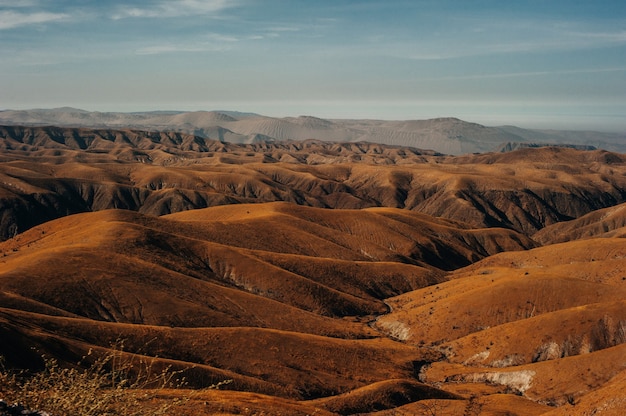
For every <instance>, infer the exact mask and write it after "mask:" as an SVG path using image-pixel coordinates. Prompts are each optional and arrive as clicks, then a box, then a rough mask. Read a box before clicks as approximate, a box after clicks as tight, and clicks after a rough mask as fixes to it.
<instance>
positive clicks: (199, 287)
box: [0, 114, 626, 415]
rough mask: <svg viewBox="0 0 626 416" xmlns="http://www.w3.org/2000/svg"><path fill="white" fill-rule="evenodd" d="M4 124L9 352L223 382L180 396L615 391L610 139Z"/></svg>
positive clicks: (617, 343) (1, 257) (435, 397)
mask: <svg viewBox="0 0 626 416" xmlns="http://www.w3.org/2000/svg"><path fill="white" fill-rule="evenodd" d="M193 116H194V117H196V118H197V120H196V121H198V120H202V119H204V118H205V117H209V115H207V114H195V115H193ZM211 117H213V118H215V119H220V122H224V123H236V122H238V121H237V120H238V119H237V118H236V117H234V116H230V115H228V114H212V115H210V117H209V118H211ZM229 117H232V118H233V119H236V121H233V120H231V119H229ZM209 121H210V120H209ZM288 121H289V122H290V123H292V124H294V125H298V126H300V127H301V128H315V129H322V128H324V126H326V127H328V128H331V127H332V126H329V125H328V124H327V123H325V121H324V120H319V119H314V118H299V119H293V120H288ZM207 122H208V121H207ZM407 128H410V126H407ZM4 132H5V133H6V134H7V137H5V139H4V142H3V143H4V145H5V150H4V151H3V154H2V160H1V161H0V208H1V209H0V229H1V230H2V232H4V234H5V238H7V239H6V241H4V242H2V243H0V337H1V339H3V340H10V342H3V343H0V355H2V356H4V357H6V362H7V363H8V364H9V365H13V366H17V367H31V368H33V367H35V368H37V367H41V365H42V361H41V358H40V354H42V353H43V354H46V355H47V356H52V357H57V358H59V359H60V360H61V362H62V363H63V364H67V365H73V364H75V363H76V362H77V361H79V360H80V359H81V357H82V356H83V355H85V354H86V353H87V351H89V350H90V349H93V350H94V351H95V352H96V353H97V354H101V353H106V352H107V351H111V348H112V344H115V343H116V342H117V340H120V339H123V340H124V348H125V350H126V352H124V353H123V355H124V356H125V357H127V358H128V359H140V358H141V359H142V360H152V359H154V360H155V363H156V365H157V367H158V368H166V367H167V366H172V368H174V369H185V375H186V377H188V379H189V381H190V383H191V386H192V387H194V388H195V387H203V386H207V385H209V384H212V383H215V382H218V381H221V380H225V379H228V380H233V382H232V383H231V384H230V385H229V387H228V388H230V389H233V390H239V391H238V392H232V391H230V392H220V391H216V392H202V393H201V394H200V396H201V397H206V398H207V399H197V400H196V399H193V400H192V401H191V402H190V405H189V408H188V409H187V410H186V411H187V413H188V414H214V413H219V412H222V413H223V414H250V413H254V412H257V413H260V412H263V411H265V412H266V413H267V412H269V411H270V410H267V409H271V412H272V413H281V414H311V413H315V412H317V413H320V414H333V413H335V414H349V413H354V412H361V413H365V414H368V413H373V414H392V413H393V412H405V413H407V414H420V413H427V414H428V412H430V413H431V414H432V413H433V412H435V413H436V414H450V415H452V414H484V415H489V414H503V413H505V412H509V413H513V414H518V415H538V414H542V413H545V412H547V411H549V410H551V409H552V407H554V406H562V409H563V412H566V413H567V411H571V412H570V414H578V413H577V412H579V411H580V413H584V411H586V410H589V409H591V408H592V407H593V406H600V407H601V406H604V405H605V404H606V406H605V408H606V409H607V411H609V409H611V410H610V411H617V410H616V409H621V410H624V406H623V405H622V404H620V403H621V402H620V397H621V396H620V395H619V388H620V387H621V386H622V384H623V383H622V382H621V378H620V377H621V372H622V371H623V363H622V361H623V359H622V357H623V355H624V345H626V343H625V341H626V337H625V336H624V333H625V328H626V315H625V313H624V310H626V304H624V299H625V296H624V295H626V292H625V287H624V279H625V276H626V263H625V262H624V258H626V257H625V256H626V246H625V245H624V244H625V243H624V242H623V241H624V240H623V239H622V238H615V237H619V236H621V235H622V227H623V225H622V224H621V205H619V204H620V203H622V201H623V198H624V195H625V194H624V192H623V189H626V182H624V181H626V179H624V178H625V177H626V175H624V173H626V172H624V170H625V168H626V165H625V164H624V162H625V160H624V159H623V157H622V156H621V155H617V154H612V153H607V152H603V151H577V150H574V149H565V148H541V149H523V150H519V151H517V152H511V153H506V154H482V155H467V156H463V157H447V156H439V155H434V154H427V153H424V152H420V151H418V150H416V149H408V148H398V147H390V146H383V145H374V144H368V143H343V144H338V143H326V142H323V143H322V142H316V141H305V142H286V143H267V142H264V143H254V144H247V145H232V144H227V143H220V142H210V141H208V140H204V139H203V140H204V141H198V140H196V138H195V137H193V136H185V135H184V134H182V133H146V132H141V131H130V130H127V131H122V130H120V131H110V130H100V131H95V130H89V131H88V130H81V129H54V128H41V129H30V130H29V129H24V130H23V131H22V132H21V133H20V132H19V131H18V130H12V131H9V130H7V129H5V130H4ZM7 132H8V133H7ZM18 133H19V134H21V135H22V136H19V134H18ZM18 136H19V137H18ZM20 137H21V138H20ZM203 146H204V147H203ZM194 149H196V150H194ZM606 207H609V208H606ZM115 208H118V209H115ZM119 208H125V209H119ZM329 208H332V209H329ZM602 208H605V209H604V210H602ZM89 211H96V212H89ZM74 213H78V214H76V215H70V214H74ZM564 220H571V221H569V222H564ZM555 223H559V224H556V225H551V224H555ZM540 229H542V230H541V231H538V230H540ZM531 237H532V238H533V239H532V240H531ZM596 237H602V238H596ZM556 241H567V242H565V243H559V244H554V242H556ZM538 242H541V243H543V244H544V246H543V247H538ZM551 243H552V244H551ZM155 357H158V358H155ZM162 394H163V396H162V398H161V399H159V400H168V399H167V397H181V392H177V391H171V392H163V393H162ZM177 395H178V396H177ZM303 399H307V400H306V401H302V400H303ZM203 400H204V401H203ZM233 400H234V401H235V402H233ZM205 402H206V403H208V404H204V403H205ZM579 404H580V407H579V408H578V409H577V408H576V407H577V406H578V405H579ZM264 406H265V407H264ZM620 406H621V407H620ZM245 409H248V410H245ZM251 409H254V410H251ZM585 409H586V410H585Z"/></svg>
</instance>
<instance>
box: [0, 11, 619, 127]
mask: <svg viewBox="0 0 626 416" xmlns="http://www.w3.org/2000/svg"><path fill="white" fill-rule="evenodd" d="M0 53H1V54H2V57H3V58H2V60H0V109H23V108H50V107H60V106H73V107H79V108H84V109H87V110H95V111H143V110H166V109H167V110H215V109H224V110H238V111H251V112H257V113H261V114H265V115H271V116H297V115H301V114H307V115H315V116H319V117H327V118H380V119H424V118H431V117H440V116H454V117H459V118H462V119H465V120H468V121H475V122H480V123H483V124H488V125H499V124H515V125H519V126H522V127H547V128H571V129H596V130H607V131H625V130H626V2H624V1H623V0H599V1H596V2H591V1H586V0H552V1H550V0H529V1H524V0H518V1H501V0H500V1H491V0H464V1H461V0H457V1H454V0H414V1H404V0H387V1H341V0H336V1H326V0H316V1H309V0H306V1H305V0H292V1H287V0H230V1H229V0H205V1H201V0H156V1H144V0H131V1H118V0H112V1H103V0H82V1H80V0H76V1H67V0H0Z"/></svg>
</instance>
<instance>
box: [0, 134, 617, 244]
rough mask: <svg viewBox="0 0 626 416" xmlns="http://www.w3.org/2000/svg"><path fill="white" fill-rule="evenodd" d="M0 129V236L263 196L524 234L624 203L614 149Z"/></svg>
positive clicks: (258, 199) (261, 199)
mask: <svg viewBox="0 0 626 416" xmlns="http://www.w3.org/2000/svg"><path fill="white" fill-rule="evenodd" d="M0 136H2V137H4V139H3V143H4V146H5V151H4V152H3V155H4V156H3V157H4V161H3V162H2V163H0V208H1V210H0V212H1V216H0V236H2V238H4V239H6V238H8V237H11V236H13V235H15V234H16V233H19V232H23V231H25V230H26V229H28V228H30V227H32V226H34V225H37V224H40V223H42V222H45V221H48V220H51V219H54V218H58V217H61V216H64V215H68V214H72V213H78V212H85V211H97V210H103V209H110V208H123V209H131V210H135V211H139V212H142V213H145V214H151V215H163V214H169V213H173V212H179V211H184V210H188V209H196V208H205V207H209V206H216V205H224V204H234V203H251V202H272V201H287V202H293V203H296V204H299V205H308V206H317V207H326V208H346V209H360V208H366V207H393V208H404V209H407V210H412V211H419V212H423V213H426V214H429V215H432V216H437V217H444V218H449V219H453V220H460V221H463V222H467V223H469V224H471V225H472V226H474V227H477V228H483V227H494V226H496V227H504V228H510V229H514V230H516V231H520V232H523V233H525V234H527V235H532V234H534V233H535V232H537V231H538V230H539V229H542V228H544V227H545V226H548V225H551V224H554V223H557V222H561V221H564V220H570V219H574V218H578V217H580V216H582V215H585V214H587V213H589V212H591V211H594V210H597V209H601V208H606V207H611V206H615V205H617V204H619V203H622V202H624V193H623V192H621V191H620V189H624V188H625V187H626V179H625V178H626V176H624V175H623V173H624V170H626V167H625V164H624V160H623V159H622V157H621V156H620V155H616V154H611V153H607V152H601V151H595V152H583V151H576V150H573V149H557V148H542V149H524V150H520V151H518V152H512V153H508V154H489V155H473V156H465V157H454V158H453V157H443V156H435V155H428V154H422V153H420V151H418V150H416V149H409V148H397V147H389V146H382V145H374V144H366V143H344V144H336V143H327V142H314V141H308V142H303V143H302V142H301V143H293V142H292V143H262V144H261V143H259V144H254V145H232V144H225V143H220V142H211V141H207V140H205V139H199V138H194V137H192V136H184V135H182V134H178V133H176V134H174V133H148V132H140V131H111V130H102V131H97V130H85V129H60V128H52V127H49V128H20V127H11V128H8V127H7V128H4V129H0ZM16 143H19V145H17V144H16ZM29 143H30V144H29Z"/></svg>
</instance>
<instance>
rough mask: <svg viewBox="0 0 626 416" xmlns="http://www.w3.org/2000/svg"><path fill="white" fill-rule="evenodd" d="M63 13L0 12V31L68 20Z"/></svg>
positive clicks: (66, 15)
mask: <svg viewBox="0 0 626 416" xmlns="http://www.w3.org/2000/svg"><path fill="white" fill-rule="evenodd" d="M68 18H69V15H68V14H65V13H50V12H33V13H20V12H15V11H12V10H3V11H0V30H3V29H13V28H16V27H19V26H25V25H32V24H41V23H48V22H54V21H60V20H65V19H68Z"/></svg>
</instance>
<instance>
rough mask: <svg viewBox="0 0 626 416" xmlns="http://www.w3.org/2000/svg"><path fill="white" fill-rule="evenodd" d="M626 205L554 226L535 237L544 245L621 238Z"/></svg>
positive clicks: (624, 223)
mask: <svg viewBox="0 0 626 416" xmlns="http://www.w3.org/2000/svg"><path fill="white" fill-rule="evenodd" d="M624 208H626V205H625V204H620V205H616V206H614V207H609V208H605V209H599V210H596V211H592V212H590V213H589V214H587V215H583V216H582V217H580V218H576V219H575V220H571V221H566V222H562V223H557V224H553V225H551V226H549V227H546V228H544V229H542V230H540V231H539V232H537V233H536V234H534V235H533V239H534V240H536V241H538V242H540V243H542V244H554V243H562V242H565V241H572V240H579V239H587V238H597V237H620V236H623V235H624V232H625V230H624V227H626V212H624Z"/></svg>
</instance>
